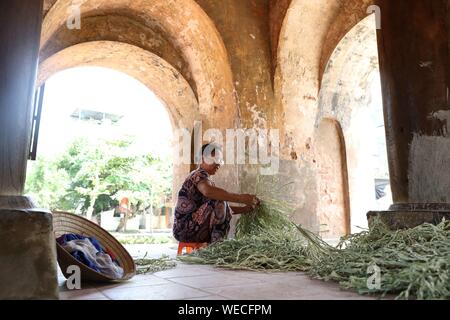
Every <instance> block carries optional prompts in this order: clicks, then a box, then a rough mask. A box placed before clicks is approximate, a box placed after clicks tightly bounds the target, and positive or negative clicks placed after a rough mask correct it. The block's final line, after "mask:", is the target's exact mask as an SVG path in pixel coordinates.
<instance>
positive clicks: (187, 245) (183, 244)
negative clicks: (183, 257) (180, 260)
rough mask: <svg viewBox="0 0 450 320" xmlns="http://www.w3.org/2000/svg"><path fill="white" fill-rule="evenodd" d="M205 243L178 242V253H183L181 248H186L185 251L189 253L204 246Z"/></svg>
mask: <svg viewBox="0 0 450 320" xmlns="http://www.w3.org/2000/svg"><path fill="white" fill-rule="evenodd" d="M206 246H207V244H206V243H195V242H180V243H179V244H178V255H180V254H182V253H183V249H184V248H186V253H187V254H189V253H191V252H192V251H193V250H198V249H201V248H204V247H206Z"/></svg>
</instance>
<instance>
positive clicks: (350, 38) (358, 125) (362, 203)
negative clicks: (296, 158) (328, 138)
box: [315, 15, 381, 230]
mask: <svg viewBox="0 0 450 320" xmlns="http://www.w3.org/2000/svg"><path fill="white" fill-rule="evenodd" d="M375 26H376V24H375V17H374V16H372V15H371V16H368V17H366V18H365V19H363V20H362V21H360V22H359V23H358V24H357V25H356V26H354V27H353V28H352V29H351V30H350V31H349V32H348V33H347V34H346V35H345V36H344V37H343V38H342V39H341V41H340V42H339V44H338V45H337V47H336V48H335V50H334V52H333V53H332V55H331V57H330V59H329V61H328V63H327V66H326V69H325V71H324V74H323V79H322V86H321V89H320V95H319V105H318V112H317V115H316V120H315V124H316V126H319V124H320V123H321V122H322V120H323V119H330V118H331V119H335V120H336V121H338V122H339V123H340V125H341V127H342V131H343V136H344V139H345V144H346V145H345V153H346V157H347V171H348V188H349V194H350V211H351V221H352V223H351V224H352V228H354V230H356V226H364V225H365V224H366V223H367V221H366V217H365V214H366V213H367V212H364V211H365V210H369V208H368V207H367V204H368V203H371V201H372V200H373V194H374V186H373V181H374V176H373V174H372V173H370V170H371V169H373V167H372V166H371V165H370V161H372V158H371V157H372V149H371V148H370V145H371V143H372V142H374V141H372V140H371V138H372V136H371V131H370V130H372V129H373V128H372V127H371V124H372V121H373V119H372V113H373V111H372V110H371V109H369V106H371V101H372V99H373V97H372V92H371V84H372V83H373V81H380V80H379V63H378V48H377V35H376V28H375ZM377 77H378V78H377ZM379 94H380V95H381V88H380V92H379ZM380 101H381V99H380Z"/></svg>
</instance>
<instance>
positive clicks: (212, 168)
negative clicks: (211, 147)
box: [202, 151, 223, 176]
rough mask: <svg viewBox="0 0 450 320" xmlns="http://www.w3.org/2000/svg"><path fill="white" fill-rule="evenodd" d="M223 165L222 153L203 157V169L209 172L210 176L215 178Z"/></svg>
mask: <svg viewBox="0 0 450 320" xmlns="http://www.w3.org/2000/svg"><path fill="white" fill-rule="evenodd" d="M222 164H223V154H222V152H221V151H215V152H212V153H211V155H210V156H204V157H203V165H202V167H203V169H205V170H206V172H208V174H209V175H211V176H213V175H215V174H216V173H217V171H219V169H220V167H221V166H222Z"/></svg>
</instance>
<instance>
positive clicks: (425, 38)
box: [369, 0, 450, 228]
mask: <svg viewBox="0 0 450 320" xmlns="http://www.w3.org/2000/svg"><path fill="white" fill-rule="evenodd" d="M376 4H377V5H378V6H379V7H380V9H381V29H380V30H378V49H379V59H380V72H381V82H382V92H383V103H384V114H385V124H386V137H387V146H388V158H389V167H390V175H391V188H392V192H393V199H394V205H393V206H392V207H391V209H390V211H388V212H382V213H376V212H371V213H369V217H373V216H375V215H380V216H382V217H383V218H385V220H386V221H387V222H388V223H390V224H391V225H392V226H393V227H394V228H402V227H413V226H416V225H418V224H421V223H424V222H434V223H436V222H439V221H440V220H441V219H442V217H444V216H447V217H448V216H449V212H450V211H447V210H449V209H450V205H449V204H450V134H449V132H448V129H449V128H448V124H450V123H449V122H448V120H450V102H449V30H448V1H447V0H431V1H430V0H395V1H392V0H377V1H376Z"/></svg>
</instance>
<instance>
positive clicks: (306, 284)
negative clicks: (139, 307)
mask: <svg viewBox="0 0 450 320" xmlns="http://www.w3.org/2000/svg"><path fill="white" fill-rule="evenodd" d="M59 287H60V299H61V300H355V299H358V300H361V299H375V298H373V297H367V296H361V295H358V294H357V293H355V292H351V291H344V290H341V289H340V288H339V285H337V284H335V283H328V282H323V281H319V280H313V279H311V278H310V277H308V276H307V275H306V274H303V273H298V272H293V273H256V272H249V271H231V270H222V269H217V268H213V267H211V266H204V265H188V264H183V263H180V262H178V264H177V267H176V268H175V269H171V270H166V271H162V272H157V273H155V274H149V275H138V276H135V277H134V278H133V279H131V280H130V281H127V282H124V283H113V284H106V285H105V284H89V285H85V286H83V288H82V289H81V290H75V291H73V290H68V289H67V287H66V282H65V279H64V277H63V276H62V274H60V277H59Z"/></svg>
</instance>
